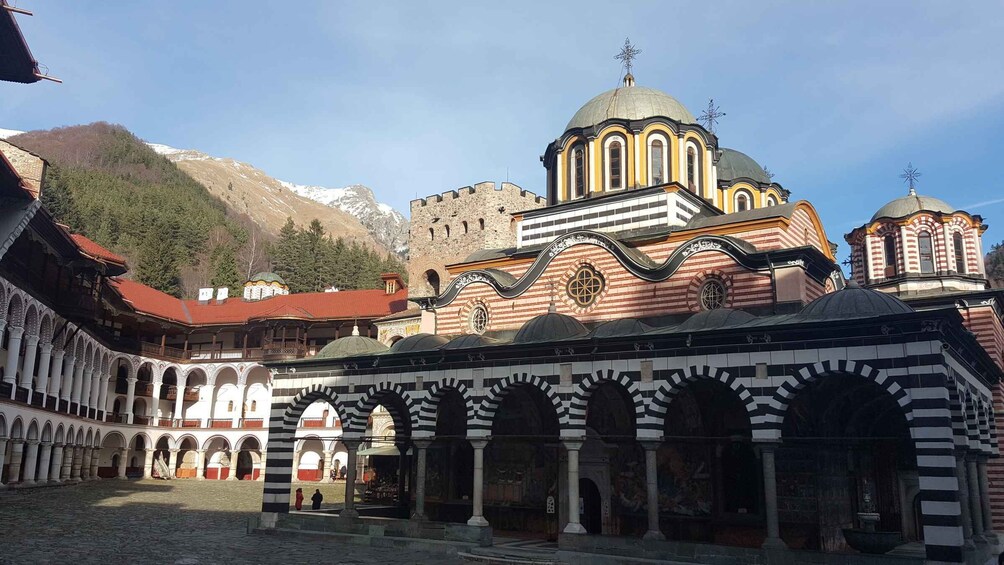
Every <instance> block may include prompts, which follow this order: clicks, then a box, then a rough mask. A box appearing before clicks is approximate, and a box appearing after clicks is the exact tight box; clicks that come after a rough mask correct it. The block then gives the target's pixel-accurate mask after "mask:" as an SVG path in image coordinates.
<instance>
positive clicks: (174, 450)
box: [168, 448, 181, 453]
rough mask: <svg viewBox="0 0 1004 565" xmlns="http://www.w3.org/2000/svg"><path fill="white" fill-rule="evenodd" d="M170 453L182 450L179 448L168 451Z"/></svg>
mask: <svg viewBox="0 0 1004 565" xmlns="http://www.w3.org/2000/svg"><path fill="white" fill-rule="evenodd" d="M168 451H169V452H171V453H178V452H179V451H181V450H180V449H178V448H174V449H168Z"/></svg>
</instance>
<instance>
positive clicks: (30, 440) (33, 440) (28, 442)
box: [25, 439, 41, 445]
mask: <svg viewBox="0 0 1004 565" xmlns="http://www.w3.org/2000/svg"><path fill="white" fill-rule="evenodd" d="M25 443H27V444H28V445H38V444H39V443H41V442H40V441H38V440H37V439H29V440H27V441H25Z"/></svg>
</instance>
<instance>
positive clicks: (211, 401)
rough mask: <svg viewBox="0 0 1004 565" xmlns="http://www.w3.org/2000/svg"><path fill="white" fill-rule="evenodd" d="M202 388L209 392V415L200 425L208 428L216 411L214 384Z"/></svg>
mask: <svg viewBox="0 0 1004 565" xmlns="http://www.w3.org/2000/svg"><path fill="white" fill-rule="evenodd" d="M202 389H203V390H205V391H206V392H208V393H209V415H208V416H206V417H205V418H203V419H202V427H203V428H208V427H209V423H210V422H212V421H213V416H214V415H215V413H216V385H215V384H207V385H206V386H204V387H202ZM294 480H295V477H294Z"/></svg>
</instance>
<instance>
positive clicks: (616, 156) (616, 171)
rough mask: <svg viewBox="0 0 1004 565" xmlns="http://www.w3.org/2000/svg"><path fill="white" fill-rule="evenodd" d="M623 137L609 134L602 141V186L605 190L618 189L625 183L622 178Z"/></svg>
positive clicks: (623, 159)
mask: <svg viewBox="0 0 1004 565" xmlns="http://www.w3.org/2000/svg"><path fill="white" fill-rule="evenodd" d="M625 146H626V144H625V141H624V138H623V137H621V136H619V135H611V136H610V137H608V138H607V139H606V141H604V142H603V154H604V159H603V161H604V177H605V178H604V181H605V182H604V187H605V189H606V190H620V189H622V188H624V186H625V185H626V184H627V183H626V182H625V180H626V179H625V178H624V161H625V158H624V157H625V153H626V151H625V150H624V148H625Z"/></svg>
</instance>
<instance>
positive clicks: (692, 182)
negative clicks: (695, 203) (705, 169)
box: [687, 142, 701, 194]
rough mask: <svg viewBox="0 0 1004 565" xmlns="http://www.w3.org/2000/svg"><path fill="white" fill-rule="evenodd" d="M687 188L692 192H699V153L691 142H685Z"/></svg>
mask: <svg viewBox="0 0 1004 565" xmlns="http://www.w3.org/2000/svg"><path fill="white" fill-rule="evenodd" d="M687 188H688V189H689V190H690V192H693V193H694V194H700V193H701V155H700V154H699V153H698V151H697V146H696V145H694V143H693V142H689V143H687Z"/></svg>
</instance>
